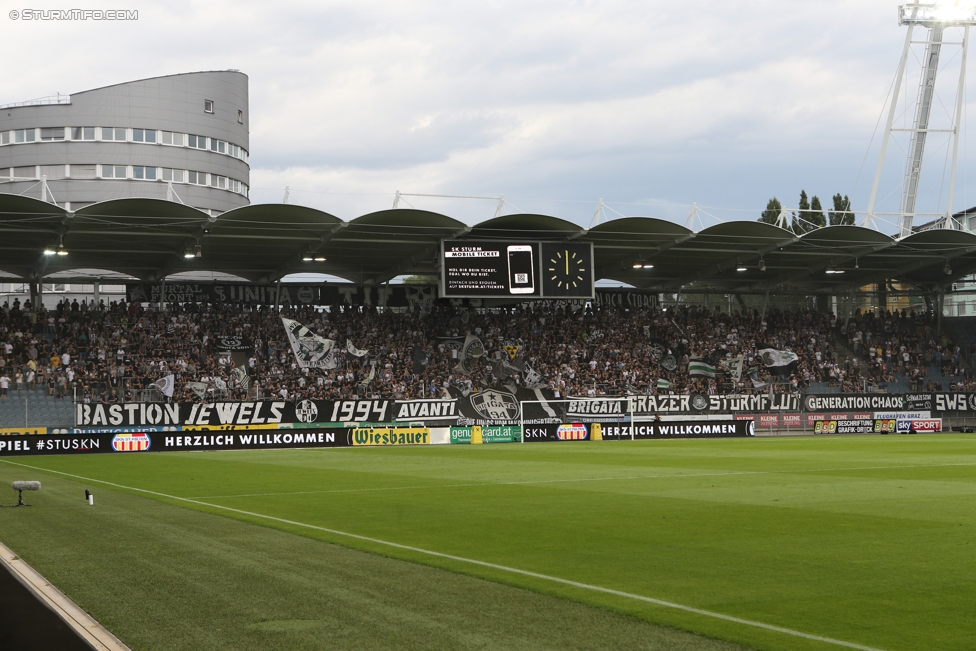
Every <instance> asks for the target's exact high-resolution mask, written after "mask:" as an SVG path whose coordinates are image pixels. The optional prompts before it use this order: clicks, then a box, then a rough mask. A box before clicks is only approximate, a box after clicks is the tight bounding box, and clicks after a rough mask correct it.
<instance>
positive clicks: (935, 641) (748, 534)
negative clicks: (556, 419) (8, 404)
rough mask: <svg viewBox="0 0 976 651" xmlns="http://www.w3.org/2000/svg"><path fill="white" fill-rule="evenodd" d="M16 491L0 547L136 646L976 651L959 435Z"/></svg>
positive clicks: (969, 458)
mask: <svg viewBox="0 0 976 651" xmlns="http://www.w3.org/2000/svg"><path fill="white" fill-rule="evenodd" d="M23 479H38V480H41V481H42V482H43V483H44V488H43V490H42V491H40V492H39V493H36V494H31V495H30V498H31V499H29V500H28V501H30V502H31V503H32V504H34V505H35V506H34V507H33V508H30V509H26V508H22V509H0V541H2V542H3V543H5V544H6V545H7V546H9V547H10V548H11V549H13V550H14V551H15V552H16V553H18V554H19V555H21V556H22V557H23V558H24V559H25V560H26V561H27V562H29V563H31V564H32V565H33V566H34V567H35V568H36V569H37V570H38V571H40V572H41V573H42V574H44V575H45V576H46V577H47V578H48V579H49V580H51V581H52V583H54V584H55V585H57V586H58V587H59V588H61V589H62V590H63V591H64V592H65V593H66V594H67V595H68V596H69V597H72V598H73V599H74V600H75V601H76V602H78V603H79V605H81V606H82V607H83V608H85V609H86V610H88V611H89V612H90V613H92V614H93V615H94V616H95V617H96V619H98V620H99V621H100V622H101V623H102V624H104V625H105V626H106V627H107V628H109V629H110V630H112V631H113V632H114V633H115V634H116V635H117V636H119V637H120V638H121V639H122V640H123V641H124V642H126V643H127V644H129V645H130V646H131V647H132V648H133V649H137V650H141V649H180V648H194V649H233V648H250V649H279V648H280V649H327V648H341V649H347V648H363V649H368V648H374V649H375V648H417V649H424V648H450V649H454V648H457V649H490V648H525V649H531V648H551V649H561V648H580V649H588V648H607V649H613V648H616V649H619V648H635V649H637V648H647V649H699V650H701V651H712V650H718V649H734V648H740V647H739V646H737V645H742V646H744V647H749V648H755V649H770V650H774V649H790V650H792V649H844V648H854V649H882V650H885V651H902V650H909V649H959V650H963V649H966V650H971V649H973V648H976V626H974V625H973V622H974V615H973V613H974V612H976V542H974V539H976V536H974V534H976V436H973V435H965V434H945V435H919V436H863V437H860V436H859V437H853V436H851V437H816V438H814V437H797V438H749V439H715V440H672V441H644V442H626V441H625V442H574V443H537V444H525V445H514V444H513V445H485V446H412V447H385V448H336V449H317V450H274V451H241V452H190V453H144V454H140V453H128V454H114V455H89V456H57V457H30V458H19V459H0V486H3V485H7V486H9V482H10V481H13V480H23ZM86 488H87V489H90V490H91V491H92V492H93V493H94V494H95V505H94V506H89V505H88V504H87V503H86V502H85V501H84V490H85V489H86ZM4 490H6V493H4V492H0V500H2V503H4V504H13V503H14V501H15V499H16V494H15V493H11V492H10V491H9V489H4ZM363 552H367V553H363ZM444 570H448V571H444ZM485 579H487V580H485ZM683 631H688V632H691V633H693V634H694V635H689V634H686V633H684V632H683Z"/></svg>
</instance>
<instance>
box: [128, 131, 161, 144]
mask: <svg viewBox="0 0 976 651" xmlns="http://www.w3.org/2000/svg"><path fill="white" fill-rule="evenodd" d="M132 141H133V142H156V130H155V129H133V130H132Z"/></svg>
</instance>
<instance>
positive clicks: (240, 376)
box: [233, 366, 251, 391]
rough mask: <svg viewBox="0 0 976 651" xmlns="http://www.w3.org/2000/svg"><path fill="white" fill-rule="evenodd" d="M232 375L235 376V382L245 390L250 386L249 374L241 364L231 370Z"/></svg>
mask: <svg viewBox="0 0 976 651" xmlns="http://www.w3.org/2000/svg"><path fill="white" fill-rule="evenodd" d="M233 373H234V377H235V378H237V383H238V384H239V385H240V386H241V388H242V389H244V390H245V391H247V390H248V388H249V387H250V386H251V376H250V375H248V374H247V370H246V369H245V368H243V367H241V366H238V367H237V368H235V369H234V371H233Z"/></svg>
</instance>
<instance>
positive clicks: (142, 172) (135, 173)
mask: <svg viewBox="0 0 976 651" xmlns="http://www.w3.org/2000/svg"><path fill="white" fill-rule="evenodd" d="M132 178H134V179H145V180H147V181H155V180H156V168H155V167H145V166H143V165H133V166H132Z"/></svg>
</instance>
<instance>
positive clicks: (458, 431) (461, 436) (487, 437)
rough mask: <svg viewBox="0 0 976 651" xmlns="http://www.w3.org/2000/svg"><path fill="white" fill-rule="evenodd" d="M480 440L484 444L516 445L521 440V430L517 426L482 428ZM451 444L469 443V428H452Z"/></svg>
mask: <svg viewBox="0 0 976 651" xmlns="http://www.w3.org/2000/svg"><path fill="white" fill-rule="evenodd" d="M481 440H482V441H483V442H484V443H518V442H519V441H521V440H522V430H521V429H519V426H518V425H499V426H497V427H482V428H481ZM451 443H452V444H469V443H471V428H470V427H452V428H451Z"/></svg>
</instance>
